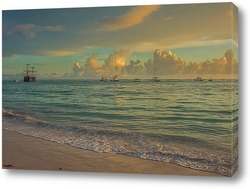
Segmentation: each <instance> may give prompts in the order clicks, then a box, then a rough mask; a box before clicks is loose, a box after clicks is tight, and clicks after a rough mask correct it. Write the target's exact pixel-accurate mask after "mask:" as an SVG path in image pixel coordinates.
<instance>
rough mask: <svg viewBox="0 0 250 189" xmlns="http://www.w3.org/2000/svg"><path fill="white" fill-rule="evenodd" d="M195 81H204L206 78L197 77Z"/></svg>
mask: <svg viewBox="0 0 250 189" xmlns="http://www.w3.org/2000/svg"><path fill="white" fill-rule="evenodd" d="M194 81H204V79H202V78H201V77H197V78H196V79H194Z"/></svg>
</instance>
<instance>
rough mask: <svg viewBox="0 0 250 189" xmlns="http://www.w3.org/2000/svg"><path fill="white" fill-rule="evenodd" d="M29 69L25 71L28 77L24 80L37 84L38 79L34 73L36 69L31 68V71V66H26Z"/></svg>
mask: <svg viewBox="0 0 250 189" xmlns="http://www.w3.org/2000/svg"><path fill="white" fill-rule="evenodd" d="M26 66H27V69H26V70H25V73H26V75H25V76H24V78H23V81H24V82H36V77H35V75H34V73H35V72H36V71H35V70H34V69H35V67H31V70H30V69H29V66H30V65H29V64H26Z"/></svg>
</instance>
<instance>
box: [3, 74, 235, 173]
mask: <svg viewBox="0 0 250 189" xmlns="http://www.w3.org/2000/svg"><path fill="white" fill-rule="evenodd" d="M2 101H3V103H2V104H3V110H2V115H3V129H6V130H9V131H14V132H18V133H22V134H25V135H29V136H33V137H38V138H42V139H44V140H49V141H54V142H57V143H63V144H69V145H72V146H74V147H78V148H83V149H87V150H92V151H96V152H103V153H117V154H125V155H128V156H134V157H138V158H142V159H151V160H156V161H162V162H171V163H175V164H178V165H181V166H184V167H190V168H192V169H198V170H205V171H210V172H216V173H219V174H222V175H226V176H231V175H232V174H233V172H234V171H235V170H236V169H237V167H238V162H237V159H238V155H237V154H238V151H237V146H238V138H237V137H238V135H237V133H238V82H237V81H236V80H213V81H212V82H209V81H202V82H199V81H193V80H162V81H161V82H152V81H151V80H142V81H141V82H132V80H120V81H119V82H101V81H99V80H76V79H75V80H38V81H37V82H35V83H25V82H12V81H9V80H3V85H2Z"/></svg>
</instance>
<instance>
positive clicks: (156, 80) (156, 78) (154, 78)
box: [153, 77, 161, 82]
mask: <svg viewBox="0 0 250 189" xmlns="http://www.w3.org/2000/svg"><path fill="white" fill-rule="evenodd" d="M153 81H155V82H159V81H161V80H160V79H159V77H153Z"/></svg>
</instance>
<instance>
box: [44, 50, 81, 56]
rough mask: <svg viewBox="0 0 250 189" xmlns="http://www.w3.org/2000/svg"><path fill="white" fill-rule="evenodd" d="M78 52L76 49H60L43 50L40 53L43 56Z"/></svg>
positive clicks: (66, 54)
mask: <svg viewBox="0 0 250 189" xmlns="http://www.w3.org/2000/svg"><path fill="white" fill-rule="evenodd" d="M76 53H77V52H75V51H66V50H60V51H54V50H51V51H41V52H40V54H39V55H42V56H68V55H73V54H76Z"/></svg>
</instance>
